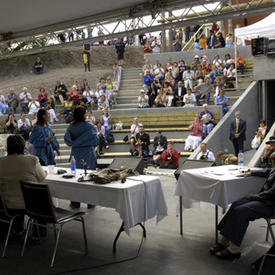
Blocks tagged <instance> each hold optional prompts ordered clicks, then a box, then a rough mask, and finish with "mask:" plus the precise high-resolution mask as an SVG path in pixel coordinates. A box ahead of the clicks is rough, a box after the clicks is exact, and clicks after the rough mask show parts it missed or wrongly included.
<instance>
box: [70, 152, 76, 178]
mask: <svg viewBox="0 0 275 275" xmlns="http://www.w3.org/2000/svg"><path fill="white" fill-rule="evenodd" d="M71 174H72V175H75V174H76V162H75V158H74V156H72V158H71Z"/></svg>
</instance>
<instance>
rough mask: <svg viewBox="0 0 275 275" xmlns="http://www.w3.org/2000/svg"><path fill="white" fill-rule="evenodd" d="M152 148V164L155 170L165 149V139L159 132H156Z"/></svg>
mask: <svg viewBox="0 0 275 275" xmlns="http://www.w3.org/2000/svg"><path fill="white" fill-rule="evenodd" d="M153 146H154V149H153V163H154V167H155V168H156V167H157V165H159V164H160V162H161V154H162V153H163V151H164V150H166V149H167V139H166V137H165V136H163V135H162V134H161V131H160V130H158V131H157V132H156V136H155V138H154V144H153Z"/></svg>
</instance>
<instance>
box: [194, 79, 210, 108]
mask: <svg viewBox="0 0 275 275" xmlns="http://www.w3.org/2000/svg"><path fill="white" fill-rule="evenodd" d="M194 90H195V92H196V102H197V105H198V106H201V103H200V99H201V98H203V99H204V100H205V102H206V103H207V104H209V101H210V95H211V91H212V86H211V85H210V80H209V78H208V77H207V78H206V79H205V81H203V80H200V82H199V84H198V85H197V86H195V87H194Z"/></svg>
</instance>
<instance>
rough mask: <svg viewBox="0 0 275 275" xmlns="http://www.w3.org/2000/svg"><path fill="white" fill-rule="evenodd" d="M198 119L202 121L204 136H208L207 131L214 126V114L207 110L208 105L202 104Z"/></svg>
mask: <svg viewBox="0 0 275 275" xmlns="http://www.w3.org/2000/svg"><path fill="white" fill-rule="evenodd" d="M200 120H201V121H202V123H203V130H202V132H203V135H204V137H206V136H208V135H209V133H210V132H211V131H212V129H213V128H214V116H213V114H212V113H211V112H210V111H209V110H208V105H207V104H203V106H202V111H201V113H200Z"/></svg>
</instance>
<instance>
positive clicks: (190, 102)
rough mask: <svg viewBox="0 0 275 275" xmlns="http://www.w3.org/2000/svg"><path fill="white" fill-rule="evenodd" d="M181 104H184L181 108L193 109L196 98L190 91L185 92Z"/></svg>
mask: <svg viewBox="0 0 275 275" xmlns="http://www.w3.org/2000/svg"><path fill="white" fill-rule="evenodd" d="M183 103H184V106H183V107H194V106H195V103H196V97H195V95H194V94H193V93H192V90H191V89H187V90H186V94H185V95H184V97H183Z"/></svg>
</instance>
